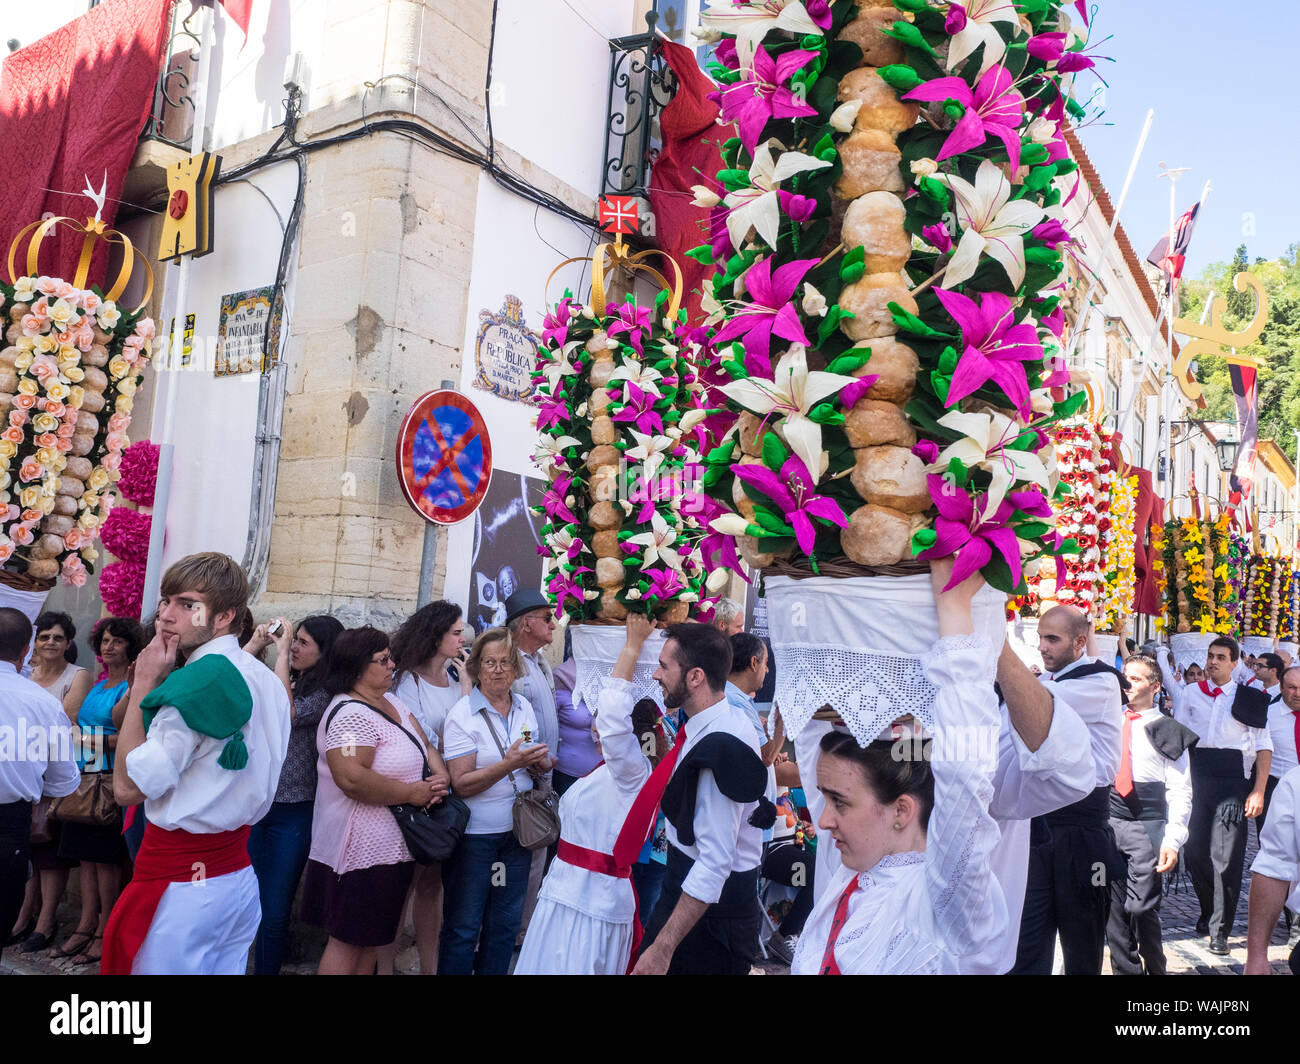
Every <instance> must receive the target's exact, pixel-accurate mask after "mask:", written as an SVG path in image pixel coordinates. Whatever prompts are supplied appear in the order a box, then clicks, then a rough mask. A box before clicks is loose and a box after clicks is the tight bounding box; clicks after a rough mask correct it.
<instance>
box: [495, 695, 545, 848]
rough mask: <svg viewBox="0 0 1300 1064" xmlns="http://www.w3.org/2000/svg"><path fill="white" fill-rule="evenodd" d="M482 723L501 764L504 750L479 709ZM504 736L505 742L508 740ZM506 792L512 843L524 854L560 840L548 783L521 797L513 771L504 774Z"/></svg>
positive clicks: (535, 784)
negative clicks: (508, 791) (511, 798)
mask: <svg viewBox="0 0 1300 1064" xmlns="http://www.w3.org/2000/svg"><path fill="white" fill-rule="evenodd" d="M479 712H480V713H482V714H483V719H484V720H485V721H487V726H488V731H490V732H491V733H492V741H493V742H494V743H496V744H497V750H498V751H499V752H500V754H501V760H502V761H504V760H505V759H506V749H505V747H504V746H502V745H501V740H500V739H499V738H498V737H497V730H496V728H495V727H494V726H493V724H492V718H491V717H490V716H488V711H487V710H486V709H480V710H479ZM509 737H510V736H509V733H507V735H506V738H509ZM506 777H507V779H509V780H510V788H511V790H513V791H514V792H515V804H514V805H513V806H512V807H511V810H510V812H511V819H512V822H513V825H514V833H515V840H516V841H517V842H518V843H519V845H520V846H522V847H523V848H524V849H525V850H540V849H542V848H543V847H545V846H549V845H551V843H553V842H555V840H556V839H558V838H559V837H560V796H559V795H558V794H556V793H555V791H554V790H552V789H551V784H550V781H548V780H545V779H541V780H535V781H534V782H533V789H532V790H530V791H524V792H523V793H522V794H521V793H520V791H519V788H518V787H516V786H515V774H514V770H511V771H510V772H508V773H507V774H506Z"/></svg>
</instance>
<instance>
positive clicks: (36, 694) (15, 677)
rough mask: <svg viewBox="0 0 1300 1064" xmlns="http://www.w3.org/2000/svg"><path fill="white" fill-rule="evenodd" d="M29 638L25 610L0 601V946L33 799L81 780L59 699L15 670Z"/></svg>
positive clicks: (27, 848) (10, 916) (27, 844)
mask: <svg viewBox="0 0 1300 1064" xmlns="http://www.w3.org/2000/svg"><path fill="white" fill-rule="evenodd" d="M31 639H32V622H31V621H30V620H28V618H27V616H26V614H24V613H23V612H22V611H21V610H15V609H13V608H11V607H8V606H5V607H0V948H3V945H4V940H5V938H7V937H8V935H9V930H10V928H12V927H13V926H14V921H15V920H17V919H18V911H19V910H20V909H21V908H22V904H23V891H24V889H25V888H26V885H27V878H28V873H29V871H30V856H31V830H32V803H33V802H37V801H40V799H42V798H62V797H63V796H64V795H68V794H71V793H72V792H73V791H75V790H76V789H77V785H78V784H79V783H80V782H81V773H80V772H79V771H78V770H77V760H76V758H75V757H74V756H73V752H72V731H71V723H70V721H69V720H68V717H67V714H66V713H64V712H63V707H62V706H61V705H59V700H58V699H57V698H55V697H54V696H53V695H51V694H50V693H49V692H48V691H46V690H45V689H44V688H42V687H38V686H37V685H36V684H34V683H32V681H31V680H28V679H25V678H24V677H22V676H20V675H19V674H18V669H19V667H20V666H21V665H22V663H23V662H24V661H25V660H26V658H27V651H28V648H29V646H30V644H31Z"/></svg>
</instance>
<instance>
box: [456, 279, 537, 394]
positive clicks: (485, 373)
mask: <svg viewBox="0 0 1300 1064" xmlns="http://www.w3.org/2000/svg"><path fill="white" fill-rule="evenodd" d="M478 321H479V326H478V336H477V338H476V339H475V341H474V365H475V373H474V382H473V383H474V387H475V388H478V389H480V390H481V391H485V392H491V393H492V394H493V395H495V396H498V397H500V398H502V399H508V400H510V401H512V402H517V403H528V404H530V405H533V398H532V396H533V382H532V379H531V375H532V372H533V368H534V367H535V366H536V365H537V357H538V353H539V352H540V350H541V337H539V336H538V335H537V333H535V332H533V331H532V330H531V329H529V328H528V326H527V325H525V324H524V304H523V300H521V299H520V298H519V297H518V296H512V295H507V296H506V298H505V302H504V303H502V305H501V309H500V310H499V311H496V312H495V313H494V312H492V311H490V310H480V311H479V314H478Z"/></svg>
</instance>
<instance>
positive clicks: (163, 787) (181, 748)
mask: <svg viewBox="0 0 1300 1064" xmlns="http://www.w3.org/2000/svg"><path fill="white" fill-rule="evenodd" d="M202 740H203V736H202V735H200V734H199V733H198V732H196V731H194V730H193V729H191V728H190V726H189V725H188V724H186V723H185V721H184V720H183V719H182V717H181V714H180V710H178V709H177V708H176V707H175V706H163V707H162V708H161V709H160V710H158V712H157V713H156V714H155V715H154V718H153V722H152V723H151V724H150V725H149V734H148V736H147V737H146V738H145V741H144V742H143V743H141V744H140V745H139V746H137V747H136V748H135V749H134V750H132V751H131V752H130V753H129V754H127V755H126V774H127V776H128V777H129V778H130V780H131V782H132V783H134V784H135V785H136V786H137V787H139V788H140V790H141V792H142V793H143V794H144V796H145V797H146V798H150V799H154V798H161V797H162V796H163V795H164V794H166V793H167V792H168V791H170V790H171V789H172V788H173V787H175V786H176V784H177V782H178V781H179V780H180V778H181V773H182V772H184V771H185V770H186V769H187V768H189V766H190V762H192V761H193V760H194V755H195V754H196V753H197V752H198V749H199V743H200V742H201V741H202Z"/></svg>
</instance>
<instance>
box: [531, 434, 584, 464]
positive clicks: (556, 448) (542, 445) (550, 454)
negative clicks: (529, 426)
mask: <svg viewBox="0 0 1300 1064" xmlns="http://www.w3.org/2000/svg"><path fill="white" fill-rule="evenodd" d="M579 444H580V441H579V440H575V439H574V438H573V437H572V436H546V435H543V436H539V437H538V439H537V452H536V453H535V454H534V455H533V461H535V462H536V463H537V464H538V465H541V464H542V462H543V461H544V460H547V459H550V460H554V459H557V458H559V459H563V457H564V455H563V454H562V453H561V452H563V451H564V450H565V448H567V447H577V446H579Z"/></svg>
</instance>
